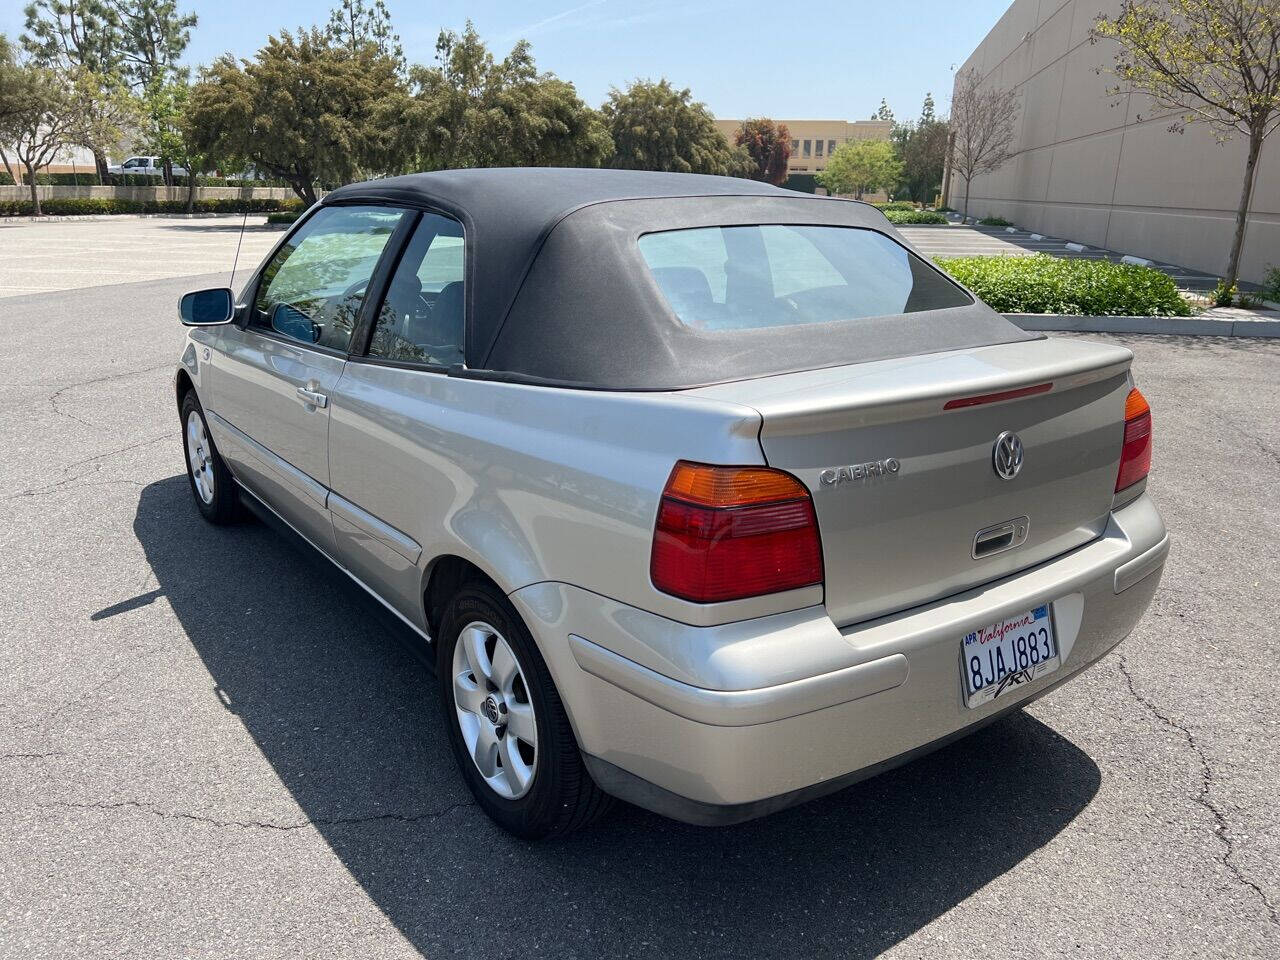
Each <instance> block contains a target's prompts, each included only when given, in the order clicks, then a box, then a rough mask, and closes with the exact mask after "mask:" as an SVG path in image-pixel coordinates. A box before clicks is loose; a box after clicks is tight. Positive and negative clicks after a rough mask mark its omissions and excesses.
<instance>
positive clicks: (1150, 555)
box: [1115, 534, 1169, 593]
mask: <svg viewBox="0 0 1280 960" xmlns="http://www.w3.org/2000/svg"><path fill="white" fill-rule="evenodd" d="M1167 556H1169V535H1168V534H1165V537H1164V539H1163V540H1161V541H1160V542H1159V543H1157V544H1156V545H1155V546H1154V547H1152V548H1151V549H1150V550H1146V551H1144V552H1143V553H1140V554H1138V556H1136V557H1134V558H1133V559H1132V560H1130V561H1129V562H1128V563H1125V564H1123V565H1121V566H1119V567H1117V568H1116V579H1115V592H1116V593H1123V592H1124V591H1126V590H1128V589H1129V588H1130V587H1132V586H1133V585H1134V584H1135V583H1137V582H1138V581H1139V580H1143V579H1145V578H1146V577H1149V576H1151V574H1153V573H1155V572H1156V571H1157V570H1159V569H1160V567H1161V566H1162V565H1163V564H1164V561H1165V558H1166V557H1167Z"/></svg>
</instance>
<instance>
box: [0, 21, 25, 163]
mask: <svg viewBox="0 0 1280 960" xmlns="http://www.w3.org/2000/svg"><path fill="white" fill-rule="evenodd" d="M23 80H24V74H23V72H22V70H21V68H20V67H19V66H18V61H17V57H16V56H15V54H14V50H13V45H12V44H11V43H9V38H8V37H6V36H5V35H4V34H3V33H0V162H3V163H4V169H5V171H6V172H7V173H8V174H9V178H10V179H11V180H12V181H13V182H14V183H15V184H17V183H21V182H22V181H21V179H20V178H19V177H18V175H17V171H15V170H14V168H13V165H12V164H11V163H10V162H9V155H8V153H6V152H5V149H4V148H5V145H6V144H8V143H11V142H12V141H13V140H14V139H15V137H14V135H13V131H14V130H15V129H16V128H17V126H18V124H19V122H20V121H21V118H22V115H23V111H24V110H25V109H26V98H25V95H24V90H23Z"/></svg>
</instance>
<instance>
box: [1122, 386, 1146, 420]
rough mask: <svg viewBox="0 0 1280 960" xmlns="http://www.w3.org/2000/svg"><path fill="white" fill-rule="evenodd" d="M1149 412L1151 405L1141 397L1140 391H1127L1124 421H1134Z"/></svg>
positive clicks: (1135, 389)
mask: <svg viewBox="0 0 1280 960" xmlns="http://www.w3.org/2000/svg"><path fill="white" fill-rule="evenodd" d="M1150 412H1151V404H1149V403H1147V398H1146V397H1144V396H1143V395H1142V391H1141V390H1139V389H1138V388H1137V387H1134V388H1133V389H1132V390H1130V391H1129V396H1128V397H1126V398H1125V401H1124V418H1125V420H1126V421H1129V420H1136V419H1137V418H1138V417H1140V416H1142V415H1143V414H1144V413H1150Z"/></svg>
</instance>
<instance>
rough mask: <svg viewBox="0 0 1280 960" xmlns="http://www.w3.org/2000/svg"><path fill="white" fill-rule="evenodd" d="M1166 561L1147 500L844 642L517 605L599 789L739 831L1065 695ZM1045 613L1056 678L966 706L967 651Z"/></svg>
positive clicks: (768, 624) (532, 592)
mask: <svg viewBox="0 0 1280 960" xmlns="http://www.w3.org/2000/svg"><path fill="white" fill-rule="evenodd" d="M1168 550H1169V539H1168V535H1167V534H1166V532H1165V528H1164V524H1163V522H1162V521H1161V519H1160V516H1159V514H1158V512H1157V511H1156V509H1155V506H1154V505H1153V504H1152V502H1151V500H1150V499H1149V498H1148V497H1147V496H1145V495H1144V496H1142V497H1140V498H1138V499H1137V500H1135V501H1134V502H1133V503H1131V504H1129V505H1127V506H1125V507H1124V508H1122V509H1120V510H1117V511H1116V512H1115V513H1114V514H1113V515H1112V518H1111V521H1110V523H1109V524H1108V527H1107V529H1106V531H1105V532H1104V534H1103V536H1102V537H1100V538H1098V539H1097V540H1095V541H1093V542H1091V543H1089V544H1087V545H1086V546H1084V547H1081V548H1079V549H1077V550H1074V551H1072V552H1070V553H1068V554H1066V555H1064V556H1061V557H1058V558H1056V559H1054V560H1052V561H1049V562H1047V563H1044V564H1041V565H1040V566H1037V567H1034V568H1032V569H1030V570H1025V571H1022V572H1020V573H1019V574H1017V575H1015V576H1012V577H1009V578H1007V579H1005V580H1001V581H998V582H996V583H990V584H986V585H984V586H982V587H980V588H977V589H975V590H971V591H968V592H966V593H961V594H958V595H956V596H953V597H948V598H947V599H945V600H941V601H937V602H935V603H931V604H928V605H925V606H922V607H917V608H914V609H912V610H908V611H905V612H903V613H899V614H895V615H893V616H890V617H886V618H883V619H880V620H875V621H870V622H867V623H861V624H857V625H855V626H853V627H848V628H844V629H843V630H842V629H840V628H837V627H836V625H835V624H834V623H833V622H832V621H831V620H830V618H829V617H827V615H826V612H825V609H824V608H823V607H821V606H816V607H810V608H806V609H803V610H797V611H792V612H790V613H785V614H777V615H775V616H771V617H762V618H759V619H755V620H748V621H741V622H739V623H732V624H723V625H720V626H713V627H694V626H689V625H686V624H681V623H676V622H674V621H671V620H667V619H665V618H663V617H658V616H655V615H653V614H650V613H647V612H644V611H641V610H637V609H635V608H633V607H628V606H626V605H625V604H620V603H617V602H616V601H612V600H609V599H607V598H604V597H600V596H598V595H596V594H591V593H588V592H587V591H584V590H580V589H578V588H576V587H571V586H568V585H566V584H558V583H541V584H534V585H532V586H529V587H525V588H523V589H522V590H518V591H516V592H515V593H514V594H512V600H513V601H514V602H515V603H516V605H517V607H518V608H519V610H520V612H521V614H522V615H523V616H524V618H525V622H526V623H527V624H529V626H530V629H531V630H532V631H533V632H534V634H535V636H536V637H537V639H538V641H539V647H540V648H541V650H542V652H543V654H544V657H545V658H546V660H547V664H548V666H549V667H550V669H551V671H552V674H553V675H554V678H555V680H556V684H557V687H558V689H559V691H560V694H561V697H562V699H563V701H564V703H565V706H566V709H567V710H568V712H569V715H570V719H571V720H572V722H573V725H574V729H575V732H576V733H577V736H578V743H579V746H580V747H581V748H582V751H583V754H584V756H585V758H586V762H587V764H588V767H589V769H590V770H591V772H592V775H593V776H594V777H595V778H596V780H597V782H598V783H599V784H600V786H601V787H602V788H603V789H605V790H607V791H609V792H610V793H614V794H616V795H618V796H620V797H622V798H623V799H626V800H629V801H631V802H634V803H636V804H638V805H640V806H643V807H647V808H649V809H652V810H656V811H658V812H660V813H663V814H666V815H668V816H673V817H675V818H677V819H681V820H685V821H688V822H693V823H730V822H735V821H739V820H745V819H750V818H751V817H755V816H760V815H762V814H765V813H769V812H772V811H773V810H777V809H781V808H782V807H785V806H789V805H790V804H793V803H797V802H800V801H803V800H806V799H810V798H811V797H814V796H818V795H820V794H822V793H827V792H830V791H832V790H837V789H839V788H841V787H843V786H846V785H847V784H849V783H852V782H854V781H856V780H859V779H862V778H865V777H867V776H871V775H874V774H875V773H878V772H880V771H881V770H883V769H886V768H888V767H890V766H893V765H896V764H898V763H901V762H903V761H905V760H908V759H911V758H912V757H914V756H916V755H918V754H920V753H922V752H925V751H927V750H931V749H934V748H936V747H938V746H941V745H942V744H944V743H946V742H949V741H950V740H952V739H955V738H957V737H959V736H963V735H964V734H966V733H969V732H972V731H973V730H975V729H977V728H978V727H980V726H982V725H983V724H985V723H988V722H990V721H992V720H994V719H996V718H997V717H999V716H1000V715H1001V714H1003V713H1007V712H1009V711H1010V710H1013V709H1016V708H1017V707H1019V706H1021V705H1023V704H1025V703H1027V702H1029V701H1030V700H1033V699H1035V698H1036V697H1038V696H1041V695H1043V694H1044V693H1047V692H1048V691H1049V690H1051V689H1053V688H1054V687H1056V686H1058V685H1060V684H1061V683H1063V682H1065V681H1066V680H1068V679H1070V678H1071V677H1072V676H1074V675H1075V674H1076V673H1078V672H1080V671H1081V670H1083V669H1085V668H1086V667H1088V666H1089V665H1091V664H1092V663H1094V662H1096V661H1097V660H1098V659H1099V658H1101V657H1102V656H1103V655H1105V654H1106V653H1107V652H1108V651H1109V650H1111V649H1112V648H1113V647H1114V646H1115V645H1116V644H1117V643H1119V642H1120V641H1121V640H1122V639H1123V638H1124V637H1125V636H1127V635H1128V634H1129V632H1130V631H1131V630H1132V629H1133V627H1134V625H1135V624H1136V623H1137V621H1138V619H1139V618H1140V617H1141V616H1142V613H1143V612H1144V611H1145V610H1146V608H1147V605H1148V603H1149V602H1150V599H1151V596H1152V594H1153V593H1154V592H1155V589H1156V587H1157V585H1158V583H1159V579H1160V574H1161V572H1162V570H1163V566H1164V561H1165V557H1166V555H1167V553H1168ZM1045 602H1051V603H1052V604H1053V610H1054V619H1055V627H1056V632H1057V636H1058V641H1059V646H1060V648H1061V651H1062V655H1063V665H1062V667H1061V668H1060V669H1059V670H1057V671H1056V672H1054V673H1053V674H1050V675H1049V676H1047V677H1044V678H1041V679H1038V680H1036V681H1033V682H1031V683H1029V684H1026V685H1024V686H1021V687H1016V688H1012V689H1011V690H1010V691H1007V692H1006V693H1004V694H1002V695H1001V696H1000V697H998V698H997V699H996V700H994V701H992V702H990V703H988V704H985V705H983V706H981V707H978V708H976V709H972V710H971V709H969V708H968V707H966V706H965V704H964V701H963V692H962V687H961V683H962V680H961V673H960V647H959V644H960V638H961V637H963V636H964V635H965V634H966V633H968V632H969V631H970V630H972V629H976V628H978V627H980V626H984V625H986V624H989V623H991V622H993V621H995V620H998V619H1001V618H1003V617H1005V616H1009V615H1012V614H1015V613H1017V612H1019V611H1023V610H1027V609H1030V608H1032V607H1035V606H1038V605H1039V604H1042V603H1045Z"/></svg>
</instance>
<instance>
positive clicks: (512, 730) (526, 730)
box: [507, 700, 538, 749]
mask: <svg viewBox="0 0 1280 960" xmlns="http://www.w3.org/2000/svg"><path fill="white" fill-rule="evenodd" d="M512 736H516V737H519V738H520V739H521V740H523V741H524V742H525V743H528V744H531V745H532V746H533V747H534V748H535V749H536V748H537V746H538V721H537V720H536V719H534V716H533V706H532V705H531V704H528V703H515V702H513V701H511V700H508V701H507V737H508V738H510V737H512Z"/></svg>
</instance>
